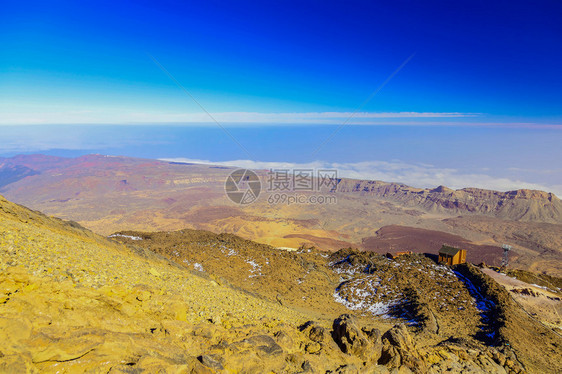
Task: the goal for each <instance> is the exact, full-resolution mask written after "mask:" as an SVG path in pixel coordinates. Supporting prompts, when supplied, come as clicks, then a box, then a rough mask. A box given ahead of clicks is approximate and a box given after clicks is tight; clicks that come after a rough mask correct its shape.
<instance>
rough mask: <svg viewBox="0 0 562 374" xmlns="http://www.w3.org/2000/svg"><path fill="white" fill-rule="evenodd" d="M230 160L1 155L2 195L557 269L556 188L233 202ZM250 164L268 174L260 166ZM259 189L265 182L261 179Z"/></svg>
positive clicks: (359, 189)
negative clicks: (453, 249) (456, 249)
mask: <svg viewBox="0 0 562 374" xmlns="http://www.w3.org/2000/svg"><path fill="white" fill-rule="evenodd" d="M232 170H233V168H227V167H217V166H212V165H200V164H182V163H174V162H165V161H158V160H147V159H138V158H130V157H120V156H119V157H115V156H103V155H87V156H82V157H77V158H63V157H54V156H44V155H22V156H16V157H12V158H0V193H2V194H3V195H5V196H6V197H7V198H9V199H11V200H12V201H15V202H17V203H20V204H24V205H26V206H28V207H30V208H32V209H36V210H40V211H42V212H45V213H46V214H50V215H54V216H57V217H61V218H65V219H71V220H74V221H77V222H79V223H80V224H82V225H84V226H85V227H87V228H89V229H92V230H93V231H95V232H97V233H100V234H103V235H108V234H110V233H113V232H116V231H119V230H138V231H158V230H162V231H169V230H180V229H185V228H189V229H203V230H209V231H212V232H216V233H223V232H224V233H232V234H236V235H239V236H241V237H243V238H245V239H250V240H255V241H257V242H260V243H263V244H269V245H272V246H274V247H292V248H298V247H300V246H301V245H303V244H305V245H309V246H315V247H317V248H320V249H322V250H329V251H335V250H338V249H340V248H345V247H354V248H358V249H363V250H368V251H375V252H379V253H386V252H392V251H397V250H399V249H400V248H401V247H407V248H408V250H412V251H413V252H418V253H419V252H428V253H436V252H437V251H438V249H439V248H440V246H441V245H442V244H443V243H447V244H450V245H458V246H462V247H465V248H467V249H469V254H468V258H469V260H470V261H472V262H475V263H478V262H480V261H485V262H487V263H490V264H492V265H494V264H496V265H499V261H500V259H501V254H502V250H501V245H502V244H503V243H508V244H511V245H513V251H512V254H511V261H512V262H513V264H514V265H517V266H518V267H520V268H523V269H529V270H534V271H546V272H548V273H549V274H553V275H558V276H560V275H562V261H561V259H562V250H561V249H562V203H561V201H560V199H558V197H556V196H555V195H554V194H551V193H547V192H542V191H530V190H517V191H510V192H498V191H490V190H483V189H476V188H464V189H461V190H452V189H449V188H447V187H443V186H440V187H437V188H434V189H420V188H414V187H409V186H406V185H403V184H399V183H388V182H381V181H362V180H353V179H345V178H344V179H341V180H339V183H338V185H337V189H336V191H334V192H327V193H330V194H332V195H333V196H335V197H336V198H337V203H336V204H324V205H323V204H293V205H288V204H270V203H268V201H267V191H265V190H264V191H262V195H261V196H260V198H259V199H258V200H257V201H256V202H255V203H253V204H249V205H238V204H234V203H233V202H231V201H230V200H229V199H228V198H227V197H226V194H225V192H224V182H225V180H226V177H227V176H228V174H229V173H230V172H231V171H232ZM257 173H258V174H259V175H261V176H263V177H264V181H265V178H266V173H267V171H265V170H258V171H257ZM264 189H265V188H264Z"/></svg>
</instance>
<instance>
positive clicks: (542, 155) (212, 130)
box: [0, 124, 562, 194]
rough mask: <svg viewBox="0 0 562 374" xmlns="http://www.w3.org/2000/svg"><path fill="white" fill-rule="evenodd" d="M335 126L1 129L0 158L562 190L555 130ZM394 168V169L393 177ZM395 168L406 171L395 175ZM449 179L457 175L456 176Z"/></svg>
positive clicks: (560, 139) (561, 136) (561, 156)
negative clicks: (169, 162)
mask: <svg viewBox="0 0 562 374" xmlns="http://www.w3.org/2000/svg"><path fill="white" fill-rule="evenodd" d="M336 129H337V126H333V125H277V126H276V125H269V124H268V125H256V124H248V125H244V124H237V125H236V126H232V125H231V126H226V131H225V130H223V129H221V128H220V127H219V126H216V125H215V124H201V125H169V124H155V125H33V126H28V125H18V126H0V156H1V157H9V156H13V155H16V154H21V153H24V154H29V153H42V154H49V155H56V156H67V157H75V156H80V155H84V154H89V153H99V154H107V155H123V156H131V157H144V158H151V159H159V158H168V159H169V158H185V159H195V160H209V161H215V162H217V161H230V160H254V161H269V162H289V163H309V162H312V161H322V162H326V163H330V164H346V166H345V168H348V169H350V168H351V169H353V168H357V169H358V170H359V169H361V168H362V166H361V165H360V164H361V163H365V162H371V163H372V162H375V164H376V165H379V166H380V165H382V166H381V167H383V168H385V169H386V172H385V173H386V174H384V173H383V174H381V175H380V176H382V177H387V178H395V179H400V180H394V181H401V182H404V183H409V184H412V185H416V184H418V185H424V186H425V185H439V184H441V183H447V182H448V184H449V185H452V184H453V185H454V184H457V183H462V184H463V186H464V185H465V184H466V183H468V182H467V181H470V175H475V176H476V177H475V179H485V178H484V177H486V178H490V180H500V179H506V180H507V181H504V182H505V183H504V184H505V186H506V187H505V188H504V189H506V188H509V183H510V182H513V183H519V182H520V184H521V185H524V184H525V183H529V184H537V185H540V186H542V187H545V188H546V189H550V190H552V191H557V192H558V194H560V192H561V191H562V147H561V146H560V144H562V131H561V130H555V129H539V130H536V129H529V128H502V127H484V126H423V125H417V126H397V125H394V126H367V125H363V126H359V125H349V126H344V127H342V128H341V129H340V131H338V132H337V133H336V134H333V133H334V131H335V130H336ZM227 132H228V133H227ZM332 135H333V136H332ZM331 136H332V137H331ZM233 138H234V139H235V140H233ZM328 139H329V140H328ZM318 147H320V149H319V150H318V151H317V152H315V151H316V150H317V149H318ZM385 163H386V164H385ZM376 165H375V166H373V165H371V167H376ZM410 166H411V167H410ZM365 167H367V166H365V165H363V169H364V168H365ZM393 168H395V169H397V170H396V172H395V173H393V174H392V173H390V171H392V169H393ZM400 168H406V169H407V171H405V172H404V173H403V175H401V174H400V170H398V169H400ZM424 168H425V169H424ZM363 169H361V170H363ZM426 169H427V170H426ZM428 170H429V171H428ZM439 170H443V173H444V177H443V178H442V179H443V180H439V178H440V177H439ZM424 173H425V174H424ZM416 174H419V175H418V176H416ZM450 175H453V176H459V175H462V176H463V178H462V179H458V178H457V179H456V182H455V179H451V178H449V177H448V176H450ZM374 176H375V177H376V176H377V175H374ZM481 176H484V177H481ZM416 178H417V181H416ZM447 178H449V179H447ZM433 180H434V181H433ZM432 181H433V182H432ZM480 182H481V183H480V184H482V181H480ZM494 183H495V182H494ZM494 183H492V182H491V187H493V186H495V185H494ZM504 184H501V183H500V184H498V186H499V187H501V186H503V185H504ZM472 185H474V186H478V185H479V181H478V180H474V183H473V184H472ZM514 186H515V185H514ZM453 187H455V186H453ZM484 187H485V186H484ZM516 187H517V186H516Z"/></svg>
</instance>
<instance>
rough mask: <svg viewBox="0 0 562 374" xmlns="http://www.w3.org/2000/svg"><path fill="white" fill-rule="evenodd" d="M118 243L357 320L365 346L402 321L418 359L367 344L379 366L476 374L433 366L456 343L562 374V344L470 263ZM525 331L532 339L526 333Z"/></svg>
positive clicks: (235, 240)
mask: <svg viewBox="0 0 562 374" xmlns="http://www.w3.org/2000/svg"><path fill="white" fill-rule="evenodd" d="M112 237H113V238H114V239H117V240H119V241H122V242H125V243H129V244H132V245H135V246H141V247H143V248H145V249H149V250H151V251H155V252H156V253H159V254H161V255H163V256H165V257H167V258H169V259H170V260H172V261H174V262H176V263H178V264H182V265H184V266H187V267H188V268H190V269H193V270H194V271H199V272H201V273H207V274H212V275H213V277H214V279H216V280H217V281H218V282H219V283H221V284H223V285H230V286H231V287H233V288H235V289H244V290H247V291H249V292H251V293H252V294H254V295H257V296H259V297H263V298H265V299H267V300H270V301H274V302H277V303H278V304H280V305H284V306H289V307H291V308H295V309H297V310H300V311H302V312H304V313H307V314H308V315H310V316H315V318H314V319H315V320H317V321H321V320H324V319H328V320H330V319H331V318H333V317H334V316H337V315H340V314H342V313H350V312H352V313H354V314H355V315H356V317H354V318H353V320H354V322H353V323H354V324H356V325H358V326H360V325H362V326H365V329H366V331H367V332H364V335H365V336H367V337H365V339H367V340H366V341H368V340H369V339H370V338H368V336H374V337H375V338H376V336H378V335H377V333H375V332H369V331H371V330H369V329H372V328H376V329H378V330H379V331H385V330H388V329H389V328H390V325H391V324H395V323H397V322H399V321H401V322H402V323H404V324H406V325H407V326H409V327H408V329H404V328H403V327H400V328H398V327H396V328H395V329H392V331H410V332H409V334H412V335H413V336H412V337H411V339H412V341H413V342H415V346H416V348H415V352H416V353H415V354H414V356H412V357H410V356H408V357H403V356H400V358H399V359H396V358H392V357H390V356H392V354H394V353H396V352H395V351H394V350H393V349H390V348H389V351H388V352H387V353H384V352H386V351H385V350H384V349H383V348H381V350H380V352H379V348H377V347H376V341H377V340H376V339H375V346H374V347H373V346H371V345H370V343H369V344H367V343H365V344H367V346H369V350H374V351H375V352H377V353H376V354H375V357H377V358H376V359H375V361H377V363H378V364H381V363H384V364H387V365H388V364H389V363H390V362H394V364H396V362H398V361H399V362H401V363H402V364H405V363H406V362H410V364H411V365H410V366H411V368H412V370H414V369H415V368H417V369H416V370H421V372H425V371H429V372H441V371H444V370H446V369H447V368H448V369H451V370H453V371H457V372H458V371H462V370H469V366H462V365H461V366H456V364H451V363H445V362H439V363H437V362H435V363H434V362H432V360H434V359H435V358H434V356H432V354H430V353H429V352H435V349H438V347H448V348H446V349H447V350H448V349H450V346H451V345H454V346H455V347H456V348H458V349H461V350H466V352H469V350H472V349H475V350H476V351H481V350H482V349H484V350H491V351H493V352H496V353H492V355H495V354H497V356H495V357H497V358H498V361H495V363H496V364H497V363H498V362H499V363H502V365H505V364H506V363H507V364H510V365H511V364H513V365H519V366H513V367H507V368H504V369H505V370H506V371H507V372H510V371H517V370H518V369H517V368H527V370H530V371H531V372H534V371H536V370H547V371H548V370H554V371H553V372H556V370H559V369H560V367H558V366H556V365H559V364H557V363H556V360H555V359H553V357H556V356H557V355H559V354H560V353H561V346H560V343H561V340H560V337H559V336H558V335H557V334H556V333H555V332H553V331H551V330H550V329H548V328H546V327H545V326H543V325H542V324H541V323H540V322H538V321H536V320H534V319H533V318H531V317H529V316H528V315H527V314H526V313H525V312H524V311H523V310H521V309H520V308H519V306H517V305H516V304H515V303H514V302H513V301H512V299H511V296H509V294H508V293H507V291H505V289H503V288H501V287H499V286H498V285H497V284H495V282H494V281H493V280H492V279H490V278H488V277H487V276H485V275H484V274H482V273H481V272H480V270H478V269H477V268H475V267H474V266H472V265H463V266H460V267H456V268H454V269H452V268H450V267H446V266H442V265H437V264H436V263H435V262H434V261H433V260H430V259H429V258H427V257H425V256H423V255H418V254H414V255H409V256H401V257H398V258H397V259H395V260H391V259H388V258H386V257H384V256H381V255H378V254H376V253H369V252H359V251H357V250H353V249H342V250H340V251H338V252H335V253H332V254H327V253H324V252H319V251H317V250H315V249H314V248H306V247H303V248H300V249H299V250H298V251H295V252H286V251H283V250H279V249H276V248H273V247H271V246H267V245H263V244H257V243H254V242H251V241H248V240H244V239H241V238H239V237H236V236H234V235H231V234H219V235H217V234H213V233H210V232H204V231H196V230H181V231H178V232H159V233H146V232H132V231H129V232H120V233H117V234H114V235H113V236H112ZM330 316H332V317H330ZM342 318H343V317H342ZM346 318H347V317H345V318H344V320H346ZM340 323H343V322H341V321H340V322H338V321H337V320H336V322H334V325H333V326H332V328H333V331H332V336H338V335H337V334H338V333H337V328H338V327H337V326H339V324H340ZM313 325H314V324H313V323H312V322H311V323H308V324H305V325H304V326H301V330H306V331H308V327H309V326H313ZM307 326H308V327H307ZM519 328H524V329H525V330H526V332H525V333H522V332H519V331H518V329H519ZM389 331H390V330H389ZM310 334H312V335H314V334H315V333H313V332H310ZM369 334H371V335H369ZM372 334H374V335H372ZM383 336H384V335H383ZM337 339H339V338H336V340H337ZM353 339H356V338H353ZM338 344H340V348H341V349H342V350H343V351H344V352H347V353H349V352H355V351H356V350H359V351H361V352H359V353H357V352H356V353H357V354H356V355H357V356H359V357H363V358H364V359H366V356H364V355H365V352H363V351H362V350H361V349H359V348H357V347H355V348H351V347H347V346H346V344H347V343H346V344H343V343H341V341H340V342H339V343H338ZM341 344H343V346H342V345H341ZM460 347H462V348H460ZM484 347H487V348H484ZM492 347H493V348H492ZM310 349H313V348H312V347H310ZM390 352H394V353H390ZM448 352H449V353H450V351H448ZM470 352H472V351H470ZM449 353H447V355H448V354H449ZM379 354H380V355H381V356H379ZM389 355H390V356H389ZM461 355H462V354H461ZM385 357H386V358H385ZM393 357H395V356H393ZM447 357H453V360H457V358H456V357H458V356H457V353H454V355H453V356H447ZM371 359H372V358H371ZM461 361H462V360H461ZM394 364H393V365H394ZM464 364H466V362H464V363H463V365H464ZM471 368H472V367H471ZM543 368H545V369H543ZM461 369H462V370H461ZM473 369H474V370H476V371H478V370H484V371H489V372H494V370H498V371H497V372H503V371H501V370H504V369H497V368H492V367H487V368H484V367H480V368H478V369H475V368H473Z"/></svg>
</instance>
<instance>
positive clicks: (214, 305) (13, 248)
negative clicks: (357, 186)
mask: <svg viewBox="0 0 562 374" xmlns="http://www.w3.org/2000/svg"><path fill="white" fill-rule="evenodd" d="M120 242H121V243H120ZM153 250H154V252H153ZM0 258H1V262H0V271H1V272H0V340H1V344H0V372H31V373H32V372H47V373H48V372H61V371H63V372H64V371H67V372H100V371H103V372H112V373H130V372H143V371H145V372H170V373H171V372H174V373H178V372H180V373H181V372H185V373H190V372H191V373H213V372H216V373H235V372H236V373H255V372H277V373H286V372H288V373H295V372H312V373H317V372H318V373H321V372H331V373H336V372H338V373H360V372H361V373H363V372H369V373H386V372H389V371H390V370H393V369H399V371H400V372H420V373H422V372H430V373H441V372H475V373H478V372H482V373H483V372H496V373H505V372H515V373H516V372H522V371H524V370H527V371H528V372H553V373H554V372H557V371H560V369H561V368H560V366H559V365H560V364H559V362H558V360H557V359H556V358H557V357H559V356H560V353H561V352H560V344H561V341H560V340H556V339H557V336H556V335H554V334H553V333H552V332H549V330H545V329H541V325H536V322H535V321H533V320H532V319H530V318H529V317H528V316H526V315H525V314H522V313H519V314H517V313H518V312H517V311H516V310H515V309H514V308H516V307H515V306H514V305H511V304H510V301H509V299H507V298H506V299H505V300H504V299H502V298H501V292H502V291H501V289H497V288H494V287H495V286H494V284H493V283H489V282H490V280H489V279H487V278H486V277H484V276H483V275H482V274H481V273H480V272H479V270H477V269H474V268H472V267H469V268H467V269H466V270H458V271H459V272H460V271H465V272H468V273H466V274H465V275H463V277H464V278H466V279H469V278H471V279H472V281H471V282H473V284H475V285H476V287H480V292H481V295H480V296H478V297H477V298H476V299H474V298H473V296H472V295H470V289H467V288H466V286H465V285H466V283H464V282H463V281H462V280H459V279H464V278H461V277H458V276H456V275H455V274H456V273H455V272H454V271H453V270H451V269H449V268H446V267H442V266H438V265H436V264H433V263H432V262H431V261H429V260H427V259H425V258H423V257H422V256H419V255H415V256H411V257H405V258H403V259H401V260H400V261H393V260H388V259H385V258H383V257H381V256H378V255H376V254H372V253H371V254H366V253H360V252H356V251H354V250H342V251H340V252H337V253H335V254H332V255H327V254H325V253H322V252H318V251H316V250H315V249H312V248H308V249H305V248H303V249H301V250H300V251H298V252H283V251H279V250H277V249H274V248H272V247H269V246H264V245H261V244H256V243H253V242H249V241H246V240H243V239H240V238H238V237H235V236H233V235H215V234H212V233H208V232H198V231H184V232H179V233H173V232H172V233H153V234H145V233H136V232H126V233H125V232H123V233H119V234H117V235H114V236H113V237H112V238H111V239H107V238H104V237H101V236H98V235H96V234H93V233H92V232H90V231H88V230H86V229H84V228H82V227H81V226H79V225H77V224H75V223H72V222H67V221H61V220H58V219H55V218H51V217H47V216H45V215H42V214H40V213H37V212H32V211H30V210H28V209H26V208H23V207H21V206H19V205H16V204H13V203H10V202H8V201H7V200H5V199H3V198H1V197H0ZM432 272H433V273H432ZM469 273H470V274H469ZM408 275H409V276H408ZM432 279H435V280H436V281H434V282H432ZM477 282H478V283H477ZM415 284H421V285H422V286H423V288H421V287H418V289H417V290H413V288H414V287H413V286H414V285H415ZM373 287H374V288H376V289H377V290H376V291H375V289H374V288H373ZM430 287H431V288H430ZM424 290H427V292H423V291H424ZM434 290H440V291H436V292H433V291H434ZM437 292H442V294H443V295H444V297H443V298H441V299H440V298H439V297H437V296H438V295H437ZM367 294H368V295H369V297H361V295H367ZM432 294H433V295H434V296H435V298H433V297H434V296H431V295H432ZM383 295H387V296H383ZM494 295H500V296H497V297H496V296H494ZM494 297H495V298H494ZM309 298H310V300H313V301H314V300H316V301H314V302H312V303H307V302H305V301H304V300H305V299H309ZM480 298H482V299H487V298H491V299H490V301H492V302H493V303H494V305H495V307H496V308H497V310H496V311H495V312H496V313H497V314H498V315H499V316H500V317H501V320H500V323H498V324H497V325H494V324H491V323H490V322H488V321H487V320H486V319H485V318H483V317H482V316H480V315H479V313H481V311H479V309H478V303H479V302H480V301H479V300H480ZM377 303H378V304H377ZM374 306H377V307H374ZM460 306H463V308H464V309H462V310H461V309H458V310H460V312H459V313H460V314H459V315H457V314H456V313H454V312H453V309H454V308H459V307H460ZM350 313H353V314H354V315H355V316H353V315H351V314H350ZM512 315H513V316H515V317H514V318H515V319H514V320H513V321H512V320H511V318H512V317H511V316H512ZM461 318H462V319H463V320H464V321H461V320H460V319H461ZM463 325H464V327H463ZM512 325H513V326H512ZM515 325H517V326H519V328H520V329H521V330H525V331H524V332H522V333H519V334H523V335H516V334H517V332H516V331H514V326H515ZM483 328H484V329H483ZM480 331H485V332H486V333H489V334H494V335H493V336H496V335H497V336H498V339H496V340H494V341H486V340H485V339H484V338H482V337H480V336H479V332H480ZM518 336H520V337H521V339H524V341H525V347H523V346H522V345H523V344H522V343H521V341H520V340H519V339H518ZM538 337H540V341H539V340H538V339H539V338H538ZM507 344H510V345H507Z"/></svg>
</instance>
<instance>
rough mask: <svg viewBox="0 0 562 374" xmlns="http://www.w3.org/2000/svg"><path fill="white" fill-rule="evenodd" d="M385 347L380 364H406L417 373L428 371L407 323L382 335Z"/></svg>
mask: <svg viewBox="0 0 562 374" xmlns="http://www.w3.org/2000/svg"><path fill="white" fill-rule="evenodd" d="M382 341H383V347H382V353H381V357H380V359H379V361H378V362H379V364H382V365H386V366H388V367H391V368H398V367H401V366H406V367H407V368H409V369H410V370H412V371H413V372H416V373H424V372H426V371H427V367H426V365H425V362H423V361H422V360H421V357H420V355H419V353H418V352H417V349H416V346H415V344H414V341H413V339H412V337H411V336H410V333H409V332H408V329H407V328H406V326H405V325H402V324H400V325H396V326H394V327H393V328H392V329H390V330H388V331H387V332H385V333H384V335H383V336H382Z"/></svg>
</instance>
